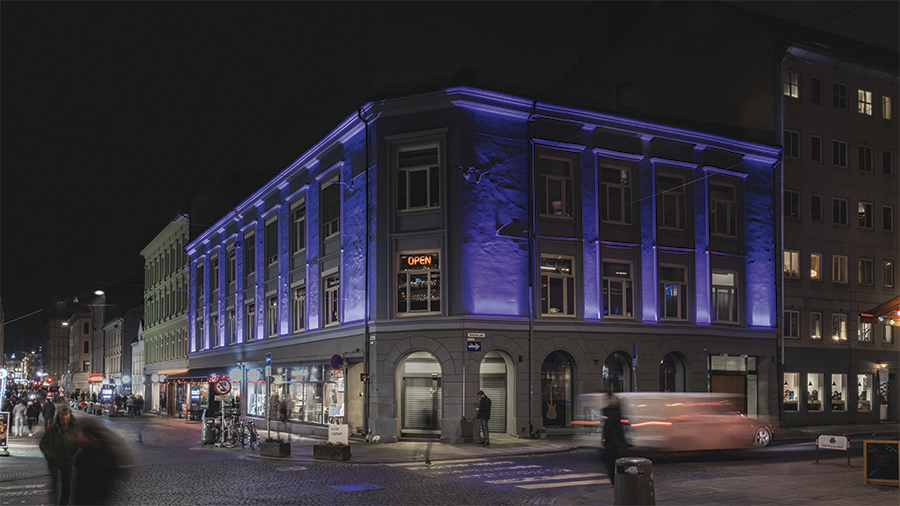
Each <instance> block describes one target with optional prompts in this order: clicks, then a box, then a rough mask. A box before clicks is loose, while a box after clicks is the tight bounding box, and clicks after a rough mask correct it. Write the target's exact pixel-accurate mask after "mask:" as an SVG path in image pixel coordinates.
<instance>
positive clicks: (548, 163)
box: [537, 155, 575, 218]
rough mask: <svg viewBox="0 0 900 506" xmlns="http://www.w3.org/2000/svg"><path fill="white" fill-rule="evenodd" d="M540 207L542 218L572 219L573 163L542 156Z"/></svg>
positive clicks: (540, 160) (538, 182)
mask: <svg viewBox="0 0 900 506" xmlns="http://www.w3.org/2000/svg"><path fill="white" fill-rule="evenodd" d="M537 169H538V181H537V193H538V207H539V208H540V212H541V215H542V216H557V217H565V218H572V217H573V216H575V214H574V212H575V211H574V202H575V201H574V194H573V193H572V161H571V160H568V159H565V158H556V157H551V156H545V155H541V156H540V157H538V167H537Z"/></svg>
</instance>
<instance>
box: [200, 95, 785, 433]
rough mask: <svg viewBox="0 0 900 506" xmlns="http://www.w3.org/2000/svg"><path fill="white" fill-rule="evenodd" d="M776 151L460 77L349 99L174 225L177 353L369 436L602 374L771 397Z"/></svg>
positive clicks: (290, 414) (561, 408)
mask: <svg viewBox="0 0 900 506" xmlns="http://www.w3.org/2000/svg"><path fill="white" fill-rule="evenodd" d="M779 154H780V150H779V149H778V148H774V147H770V146H766V145H762V144H757V143H752V142H746V141H741V140H735V139H730V138H726V137H722V136H717V135H712V134H708V133H704V132H699V131H692V130H687V129H684V128H676V127H672V126H668V125H665V124H657V123H652V122H648V121H643V120H638V119H635V118H629V117H624V116H619V115H613V114H607V113H602V112H597V111H591V110H583V109H576V108H571V107H566V106H563V105H559V104H554V103H547V102H541V101H537V100H534V99H532V98H526V97H520V96H513V95H509V94H505V93H499V92H496V91H489V90H486V89H480V88H473V87H449V88H443V89H437V90H432V91H423V92H420V93H417V94H408V95H404V96H396V97H392V98H386V99H384V100H378V101H374V102H370V103H367V104H365V105H364V106H362V107H361V108H359V110H358V111H356V112H354V113H353V114H351V115H350V116H349V117H347V118H346V120H344V121H343V123H341V124H340V125H338V126H337V127H336V128H334V129H333V130H332V131H331V132H330V133H329V134H328V135H327V136H326V137H324V138H323V139H321V140H320V141H319V142H318V143H317V144H315V145H314V146H312V147H311V148H309V149H308V150H307V151H306V152H305V153H303V154H302V156H300V157H299V158H298V159H297V160H296V161H295V162H294V163H292V164H291V165H290V166H288V167H287V168H285V169H284V170H283V171H281V173H279V174H278V175H277V176H276V177H275V178H274V179H272V180H271V181H269V182H268V183H267V184H266V185H264V186H263V187H261V188H259V189H258V191H256V192H255V193H254V194H252V195H251V196H250V197H249V198H247V199H246V200H244V201H243V202H242V203H240V204H239V205H238V206H236V207H235V208H234V209H233V210H232V211H231V212H229V213H228V214H227V215H226V216H223V217H222V218H221V219H220V220H219V221H218V222H217V223H216V224H215V225H213V226H212V227H210V228H209V229H207V230H205V231H204V232H202V233H201V234H199V236H197V237H196V238H195V239H194V240H193V241H191V242H190V243H189V244H188V245H187V246H186V248H185V251H186V252H187V255H188V257H189V273H190V276H189V278H190V282H189V296H190V302H189V321H190V330H189V350H190V367H191V369H192V370H201V371H204V372H208V373H209V375H210V377H211V378H214V379H221V378H222V375H228V376H229V377H230V379H231V381H232V386H233V392H232V393H231V394H229V395H231V396H232V398H236V397H237V396H240V406H241V411H242V412H244V413H246V414H248V415H249V416H251V417H252V416H259V417H265V416H266V410H267V408H268V407H271V408H272V409H277V407H279V406H281V405H284V406H285V408H286V412H287V418H288V420H289V421H288V423H289V424H290V425H291V427H289V429H290V430H292V431H293V432H294V433H324V432H325V430H326V428H327V424H329V423H347V424H349V426H350V430H351V431H352V432H357V431H363V430H370V431H372V433H374V434H377V435H379V436H381V441H382V442H387V441H397V440H398V439H402V438H407V437H434V438H437V437H439V438H440V440H441V441H442V442H445V443H464V442H467V441H471V440H472V438H473V425H472V419H473V418H474V417H475V406H476V397H475V393H476V392H477V391H478V390H479V389H483V390H484V391H485V392H486V393H487V394H488V396H489V397H491V398H492V399H493V410H492V413H493V416H492V418H491V430H492V431H495V432H504V433H508V434H512V435H516V436H519V437H529V436H532V435H533V434H537V433H539V432H540V431H541V430H542V429H544V430H546V431H547V432H551V433H552V432H559V433H565V432H568V431H574V429H573V424H572V422H573V421H576V420H578V419H580V418H582V417H584V416H590V413H588V412H587V411H588V410H587V408H586V406H585V403H583V402H582V400H581V396H582V394H588V393H596V392H601V391H605V390H608V389H610V388H612V389H615V390H617V391H623V390H624V391H632V390H638V391H698V392H707V391H714V392H729V393H733V394H735V399H736V402H737V405H738V406H740V407H742V409H743V411H745V412H747V413H748V414H749V415H751V416H768V415H776V416H777V413H778V402H779V395H780V384H779V382H778V370H777V366H776V362H775V357H776V352H777V329H776V300H775V299H776V281H777V276H776V274H778V267H779V265H778V263H777V260H778V258H777V254H776V250H775V248H774V230H775V228H774V223H775V216H774V215H773V212H774V211H773V209H774V207H773V192H774V188H775V187H774V184H775V181H774V177H775V168H776V166H777V160H778V158H779ZM267 354H269V355H270V358H271V373H272V378H271V381H270V382H266V377H265V365H266V355H267ZM267 388H271V391H269V392H267V391H266V389H267ZM267 394H268V395H267ZM267 399H268V404H267ZM277 418H278V416H277V412H276V413H274V414H273V416H272V419H273V420H276V419H277ZM279 427H281V425H280V424H279V423H277V422H275V423H273V429H278V428H279ZM281 428H283V427H281Z"/></svg>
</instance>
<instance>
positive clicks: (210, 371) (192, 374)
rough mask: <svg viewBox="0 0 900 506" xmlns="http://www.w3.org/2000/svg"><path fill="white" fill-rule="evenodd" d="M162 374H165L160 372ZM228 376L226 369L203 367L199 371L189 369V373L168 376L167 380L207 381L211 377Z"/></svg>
mask: <svg viewBox="0 0 900 506" xmlns="http://www.w3.org/2000/svg"><path fill="white" fill-rule="evenodd" d="M160 374H165V373H163V372H160ZM225 374H227V371H226V370H225V368H224V367H201V368H197V369H188V370H187V371H184V372H180V373H175V374H166V380H170V379H173V380H176V379H195V380H207V379H209V378H210V376H224V375H225Z"/></svg>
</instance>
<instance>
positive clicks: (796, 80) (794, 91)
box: [783, 70, 800, 98]
mask: <svg viewBox="0 0 900 506" xmlns="http://www.w3.org/2000/svg"><path fill="white" fill-rule="evenodd" d="M783 75H784V96H786V97H791V98H799V97H800V74H798V73H797V72H794V71H793V70H785V71H784V73H783Z"/></svg>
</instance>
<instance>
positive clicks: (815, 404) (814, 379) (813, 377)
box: [806, 372, 827, 411]
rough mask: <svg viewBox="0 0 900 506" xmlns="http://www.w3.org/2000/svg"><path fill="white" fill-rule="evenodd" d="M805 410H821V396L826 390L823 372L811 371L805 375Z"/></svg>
mask: <svg viewBox="0 0 900 506" xmlns="http://www.w3.org/2000/svg"><path fill="white" fill-rule="evenodd" d="M806 378H807V380H808V381H807V383H806V394H807V398H806V410H807V411H822V398H823V397H824V396H825V393H826V392H827V390H826V389H825V385H824V381H823V374H822V373H818V372H811V373H808V374H807V375H806Z"/></svg>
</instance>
